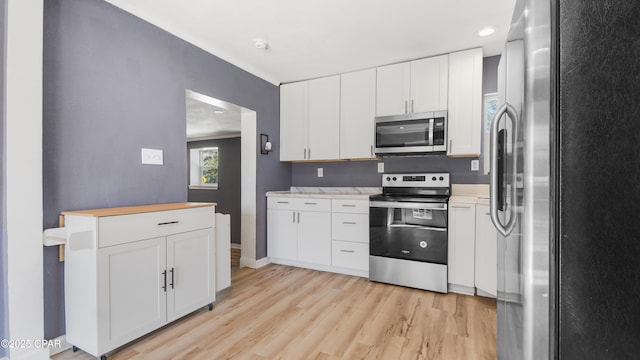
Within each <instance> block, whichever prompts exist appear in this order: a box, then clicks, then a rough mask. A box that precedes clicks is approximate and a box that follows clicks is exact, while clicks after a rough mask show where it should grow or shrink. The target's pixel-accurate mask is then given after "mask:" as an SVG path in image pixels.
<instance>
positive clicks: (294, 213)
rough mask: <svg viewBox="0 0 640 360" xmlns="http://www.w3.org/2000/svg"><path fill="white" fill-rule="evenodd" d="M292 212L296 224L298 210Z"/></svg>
mask: <svg viewBox="0 0 640 360" xmlns="http://www.w3.org/2000/svg"><path fill="white" fill-rule="evenodd" d="M291 214H292V215H293V223H294V224H295V223H296V212H295V211H294V212H292V213H291Z"/></svg>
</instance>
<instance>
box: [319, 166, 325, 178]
mask: <svg viewBox="0 0 640 360" xmlns="http://www.w3.org/2000/svg"><path fill="white" fill-rule="evenodd" d="M323 176H324V171H323V169H322V168H318V177H323Z"/></svg>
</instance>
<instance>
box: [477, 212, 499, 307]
mask: <svg viewBox="0 0 640 360" xmlns="http://www.w3.org/2000/svg"><path fill="white" fill-rule="evenodd" d="M497 236H498V234H497V232H496V228H495V227H494V226H493V223H491V217H490V215H489V206H488V205H476V254H475V258H476V262H475V273H476V274H475V282H476V288H477V289H478V294H479V295H491V296H494V297H495V296H496V295H497V281H498V261H497V260H498V259H497V256H498V254H497V251H498V250H497V247H496V246H497Z"/></svg>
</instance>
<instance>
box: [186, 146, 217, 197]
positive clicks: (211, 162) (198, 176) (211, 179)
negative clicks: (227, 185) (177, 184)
mask: <svg viewBox="0 0 640 360" xmlns="http://www.w3.org/2000/svg"><path fill="white" fill-rule="evenodd" d="M190 157H191V162H190V166H189V188H190V189H217V188H218V148H217V147H207V148H199V149H191V151H190Z"/></svg>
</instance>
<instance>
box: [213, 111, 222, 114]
mask: <svg viewBox="0 0 640 360" xmlns="http://www.w3.org/2000/svg"><path fill="white" fill-rule="evenodd" d="M213 112H214V113H216V114H224V111H222V110H214V111H213Z"/></svg>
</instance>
